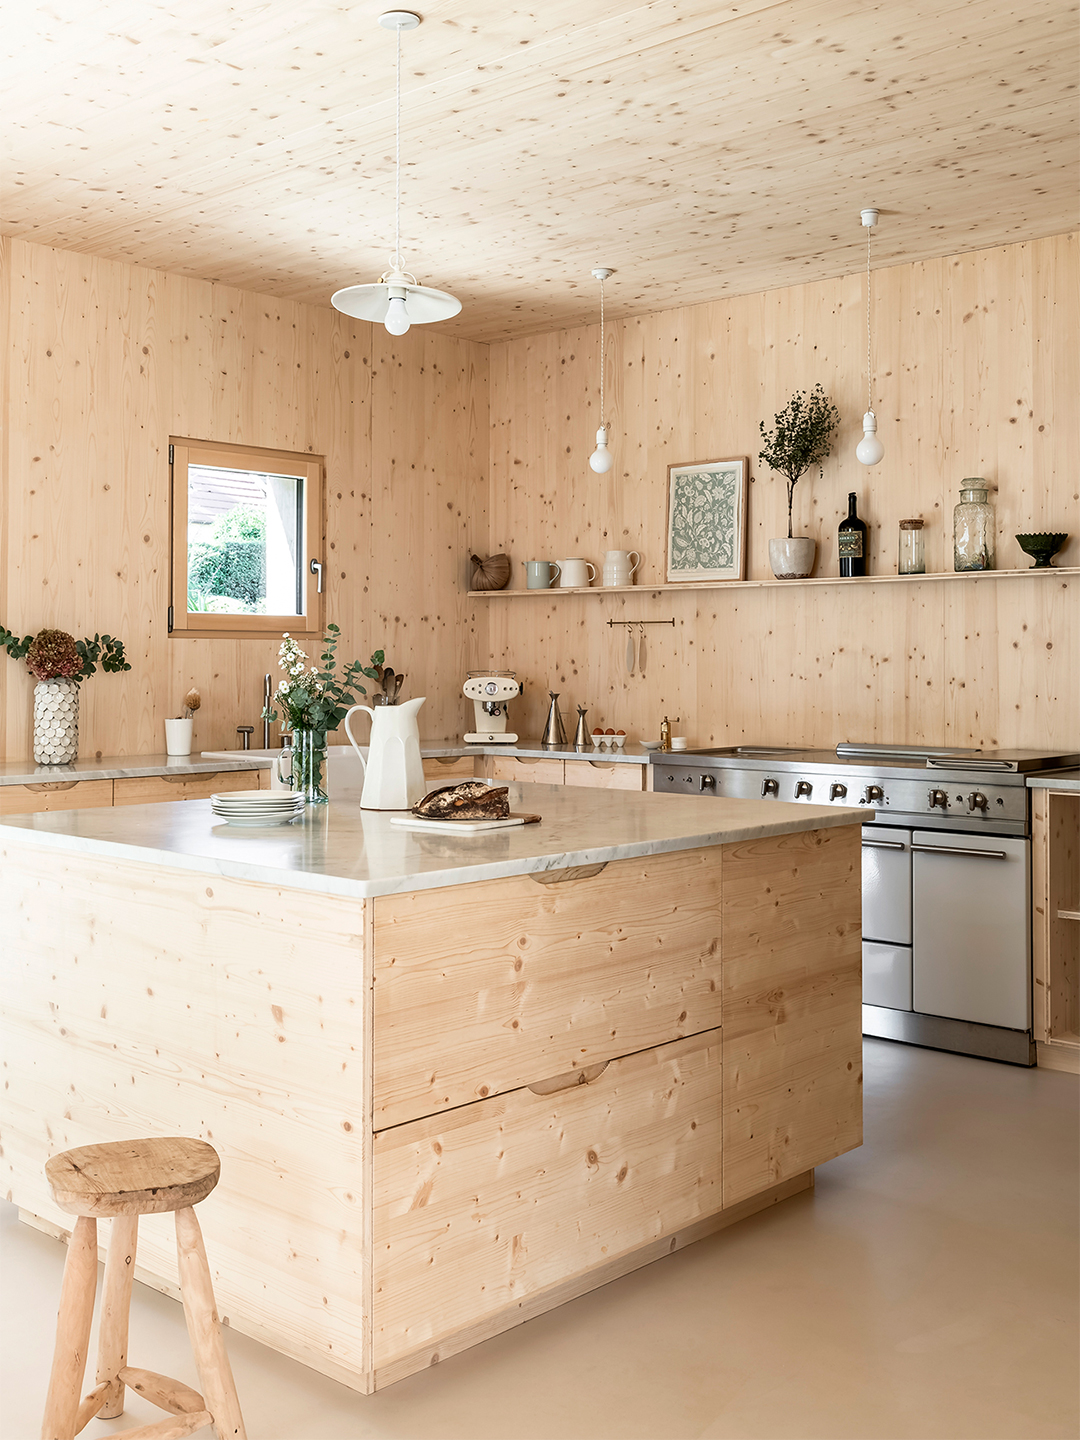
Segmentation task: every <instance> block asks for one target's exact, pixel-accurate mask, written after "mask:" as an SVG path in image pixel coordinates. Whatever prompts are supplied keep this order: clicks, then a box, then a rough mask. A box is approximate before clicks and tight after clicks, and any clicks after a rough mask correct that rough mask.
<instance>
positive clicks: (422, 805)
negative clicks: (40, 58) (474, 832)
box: [412, 780, 510, 820]
mask: <svg viewBox="0 0 1080 1440" xmlns="http://www.w3.org/2000/svg"><path fill="white" fill-rule="evenodd" d="M508 796H509V791H508V790H507V788H506V786H503V787H502V788H493V787H492V786H490V785H485V784H484V782H483V781H482V780H464V781H462V783H461V784H460V785H441V786H440V787H439V788H438V790H432V791H431V792H430V793H429V794H427V795H425V796H424V798H423V799H422V800H418V801H417V802H416V804H415V805H414V806H413V808H412V813H413V814H414V815H420V816H422V817H423V818H424V819H425V820H505V819H507V818H508V817H509V814H510V801H509V798H508Z"/></svg>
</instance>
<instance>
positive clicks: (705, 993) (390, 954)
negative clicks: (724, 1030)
mask: <svg viewBox="0 0 1080 1440" xmlns="http://www.w3.org/2000/svg"><path fill="white" fill-rule="evenodd" d="M721 855H722V851H721V850H720V849H719V848H712V849H705V850H684V851H681V852H678V853H676V854H673V855H656V856H651V857H645V858H643V859H640V860H617V861H614V862H613V863H612V864H610V865H608V866H606V867H605V868H604V869H603V870H602V871H601V872H600V873H599V874H591V875H590V874H588V872H586V877H585V878H580V879H567V880H564V881H562V882H561V883H554V884H540V883H538V881H536V880H534V879H533V878H532V877H531V876H529V875H521V876H514V877H513V878H510V879H506V880H491V881H486V882H481V883H479V884H475V885H465V886H453V887H449V888H447V889H441V890H420V891H414V892H412V893H410V894H403V895H387V896H380V897H379V898H378V899H377V900H376V901H375V951H374V954H375V961H374V965H375V989H374V1024H375V1036H374V1042H373V1065H374V1122H373V1123H374V1126H375V1128H376V1129H382V1128H383V1127H384V1126H387V1125H400V1124H401V1123H402V1122H404V1121H406V1120H415V1119H418V1118H419V1117H420V1116H422V1115H431V1114H434V1113H435V1112H436V1111H439V1110H448V1109H450V1108H451V1107H452V1106H455V1105H463V1104H466V1103H467V1102H468V1101H472V1100H478V1099H484V1098H485V1097H486V1096H489V1095H496V1094H499V1093H501V1092H503V1091H507V1090H515V1089H517V1088H519V1087H520V1086H522V1085H529V1084H531V1083H532V1082H533V1081H535V1080H540V1079H542V1078H543V1077H544V1076H545V1075H555V1074H560V1073H561V1072H562V1071H566V1070H574V1069H581V1068H582V1067H584V1066H588V1065H592V1064H595V1063H596V1062H597V1061H598V1060H610V1059H612V1058H613V1057H614V1056H616V1055H625V1054H628V1053H629V1052H630V1051H632V1050H644V1049H646V1048H647V1047H648V1046H650V1045H660V1044H663V1043H665V1042H666V1041H668V1040H674V1039H677V1038H678V1037H680V1036H683V1035H695V1034H698V1033H700V1032H701V1031H703V1030H711V1029H713V1028H714V1027H715V1026H716V1025H718V1024H719V1023H720V1013H721V1003H722V997H721V993H720V944H719V934H720V918H719V917H720V867H721ZM563 873H564V874H565V873H568V872H563Z"/></svg>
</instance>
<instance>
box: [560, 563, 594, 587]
mask: <svg viewBox="0 0 1080 1440" xmlns="http://www.w3.org/2000/svg"><path fill="white" fill-rule="evenodd" d="M559 566H560V570H561V573H560V575H559V589H560V590H571V589H575V590H580V589H585V588H586V587H587V586H589V585H591V584H592V582H593V581H594V580H595V579H596V566H595V565H594V564H593V563H592V561H591V560H560V561H559Z"/></svg>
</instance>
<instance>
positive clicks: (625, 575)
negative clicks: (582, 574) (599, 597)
mask: <svg viewBox="0 0 1080 1440" xmlns="http://www.w3.org/2000/svg"><path fill="white" fill-rule="evenodd" d="M631 560H633V562H634V563H633V564H632V565H631V564H630V561H631ZM640 564H641V556H640V555H639V554H638V552H637V551H636V550H608V551H606V552H605V555H604V584H605V585H632V584H633V583H634V571H635V570H636V569H637V567H638V566H639V565H640Z"/></svg>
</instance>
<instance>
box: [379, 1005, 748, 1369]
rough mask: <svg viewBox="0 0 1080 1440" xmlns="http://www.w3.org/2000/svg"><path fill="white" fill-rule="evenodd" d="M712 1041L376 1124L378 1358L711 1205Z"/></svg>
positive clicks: (716, 1044) (714, 1199)
mask: <svg viewBox="0 0 1080 1440" xmlns="http://www.w3.org/2000/svg"><path fill="white" fill-rule="evenodd" d="M720 1038H721V1032H720V1030H719V1029H715V1030H710V1031H707V1032H705V1033H704V1034H701V1035H694V1036H690V1037H688V1038H687V1039H683V1040H675V1041H672V1042H671V1043H669V1044H667V1045H660V1046H656V1047H654V1048H652V1049H649V1050H643V1051H639V1052H637V1053H636V1054H632V1055H626V1056H622V1057H621V1058H619V1059H615V1060H612V1061H610V1062H608V1063H607V1064H600V1065H597V1066H595V1067H592V1068H591V1069H589V1070H585V1071H581V1070H577V1071H572V1072H570V1073H569V1074H566V1075H562V1076H553V1077H546V1078H544V1079H541V1078H539V1077H538V1080H537V1081H536V1082H534V1083H533V1084H532V1085H527V1086H524V1087H523V1088H521V1089H518V1090H512V1091H510V1092H508V1093H506V1094H502V1095H497V1096H493V1097H492V1098H491V1099H488V1100H482V1101H480V1102H478V1103H476V1104H472V1105H464V1106H461V1107H459V1108H458V1109H455V1110H449V1111H445V1112H443V1113H442V1114H439V1115H432V1116H428V1117H427V1118H425V1119H422V1120H416V1121H412V1122H411V1123H409V1124H405V1125H398V1126H395V1127H394V1128H393V1129H389V1130H383V1131H380V1132H377V1133H376V1134H375V1136H374V1161H373V1165H374V1169H373V1182H372V1188H373V1214H372V1239H373V1248H374V1271H373V1313H374V1318H375V1334H374V1364H375V1367H376V1369H378V1368H379V1367H381V1366H385V1365H387V1364H388V1363H389V1362H392V1361H394V1360H398V1359H401V1358H403V1357H405V1356H407V1355H409V1354H411V1353H413V1352H416V1351H418V1350H421V1349H422V1348H424V1347H425V1346H430V1345H433V1344H437V1343H438V1342H439V1340H440V1339H441V1338H442V1337H444V1336H451V1335H454V1334H455V1333H457V1332H460V1331H463V1330H466V1329H468V1328H469V1327H475V1326H477V1325H478V1324H482V1323H483V1322H484V1320H485V1319H489V1318H492V1317H494V1316H495V1315H496V1314H497V1313H498V1312H500V1311H505V1310H506V1309H507V1308H508V1307H512V1306H514V1305H515V1304H516V1303H518V1302H521V1301H523V1300H525V1299H527V1298H528V1297H530V1296H533V1295H535V1294H537V1292H540V1291H544V1290H546V1289H549V1288H551V1287H555V1286H558V1285H559V1284H560V1283H562V1282H565V1281H568V1280H570V1279H571V1278H572V1277H574V1276H576V1275H580V1274H582V1273H583V1272H586V1271H589V1270H591V1269H594V1268H596V1267H599V1266H601V1265H604V1264H606V1263H607V1262H609V1261H612V1260H615V1259H617V1258H618V1257H619V1256H620V1255H624V1254H627V1253H628V1252H630V1251H632V1250H636V1249H639V1248H640V1247H641V1246H643V1245H645V1244H647V1243H648V1242H649V1241H651V1240H656V1239H658V1238H660V1237H661V1236H665V1235H671V1234H672V1233H673V1232H675V1231H677V1230H679V1229H681V1228H682V1227H684V1226H687V1225H691V1224H693V1223H694V1222H695V1221H697V1220H700V1219H702V1218H704V1217H706V1216H709V1215H713V1214H714V1213H715V1212H716V1211H718V1210H719V1209H720V1208H721V1205H722V1199H721V1196H722V1175H721V1138H722V1137H721V1124H722V1118H721V1117H722V1105H723V1086H722V1076H721V1048H720Z"/></svg>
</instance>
